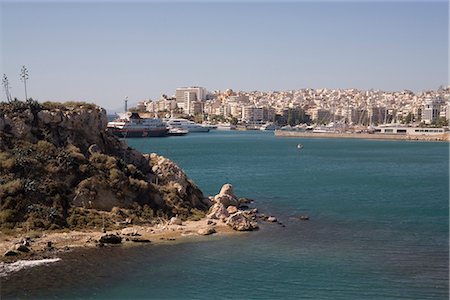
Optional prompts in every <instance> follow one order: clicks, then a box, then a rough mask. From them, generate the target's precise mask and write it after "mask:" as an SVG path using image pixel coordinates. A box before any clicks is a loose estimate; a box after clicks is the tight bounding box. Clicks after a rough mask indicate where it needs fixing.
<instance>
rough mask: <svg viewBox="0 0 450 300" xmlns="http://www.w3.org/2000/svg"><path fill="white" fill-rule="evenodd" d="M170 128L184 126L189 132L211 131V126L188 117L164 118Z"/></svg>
mask: <svg viewBox="0 0 450 300" xmlns="http://www.w3.org/2000/svg"><path fill="white" fill-rule="evenodd" d="M164 122H165V123H166V124H167V125H168V126H169V128H182V129H186V130H188V131H189V132H209V128H208V127H205V126H202V125H200V124H197V123H195V122H192V121H190V120H186V119H175V118H170V119H164Z"/></svg>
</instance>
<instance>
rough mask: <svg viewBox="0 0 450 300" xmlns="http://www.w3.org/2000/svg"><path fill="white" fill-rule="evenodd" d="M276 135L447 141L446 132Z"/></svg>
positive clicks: (280, 134) (285, 134)
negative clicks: (425, 133)
mask: <svg viewBox="0 0 450 300" xmlns="http://www.w3.org/2000/svg"><path fill="white" fill-rule="evenodd" d="M274 134H275V136H277V137H302V138H337V139H367V140H405V141H428V142H449V135H448V133H444V134H433V135H431V134H428V135H408V134H385V133H383V134H380V133H335V132H314V133H313V132H300V131H284V130H275V133H274Z"/></svg>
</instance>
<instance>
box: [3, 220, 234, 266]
mask: <svg viewBox="0 0 450 300" xmlns="http://www.w3.org/2000/svg"><path fill="white" fill-rule="evenodd" d="M208 223H210V224H208ZM206 228H214V230H215V233H213V234H214V235H224V234H226V235H228V234H232V233H234V234H236V233H237V231H234V230H233V229H232V228H230V227H229V226H227V225H226V224H225V223H223V222H221V221H220V220H211V219H207V218H203V219H201V220H199V221H183V222H182V223H181V225H175V224H173V225H170V224H169V223H165V224H162V223H160V224H156V225H153V226H150V225H143V226H140V225H131V226H128V227H125V228H123V229H121V230H111V231H106V233H103V232H101V231H100V230H91V231H69V232H53V231H43V232H39V233H36V232H33V233H32V234H30V235H27V234H17V235H5V234H1V235H0V253H2V254H4V253H6V252H7V251H8V250H11V249H14V247H16V245H19V244H23V243H24V241H26V242H27V247H28V248H29V249H30V251H29V252H19V253H20V254H19V255H17V256H3V255H2V256H1V258H0V262H14V261H17V260H27V259H42V258H53V257H56V256H57V254H58V253H61V252H65V251H70V250H71V249H74V248H81V247H100V246H101V244H100V243H99V242H98V241H99V239H100V238H101V237H102V236H104V235H107V234H115V235H119V236H121V237H122V243H121V245H122V246H132V245H142V244H144V243H150V244H164V243H173V242H183V241H189V240H192V239H194V238H208V237H207V236H206V237H204V235H203V234H199V230H201V229H206ZM49 245H51V246H50V247H49Z"/></svg>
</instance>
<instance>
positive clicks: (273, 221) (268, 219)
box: [267, 216, 277, 223]
mask: <svg viewBox="0 0 450 300" xmlns="http://www.w3.org/2000/svg"><path fill="white" fill-rule="evenodd" d="M276 221H277V218H275V217H272V216H270V217H268V218H267V222H272V223H275V222H276Z"/></svg>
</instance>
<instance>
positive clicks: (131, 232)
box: [120, 227, 140, 236]
mask: <svg viewBox="0 0 450 300" xmlns="http://www.w3.org/2000/svg"><path fill="white" fill-rule="evenodd" d="M120 234H122V235H127V236H139V235H140V234H139V233H138V232H137V229H135V228H132V227H130V228H124V229H122V231H120Z"/></svg>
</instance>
